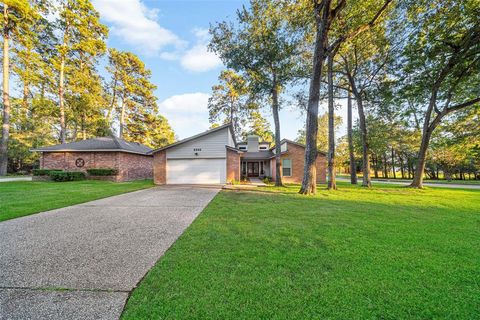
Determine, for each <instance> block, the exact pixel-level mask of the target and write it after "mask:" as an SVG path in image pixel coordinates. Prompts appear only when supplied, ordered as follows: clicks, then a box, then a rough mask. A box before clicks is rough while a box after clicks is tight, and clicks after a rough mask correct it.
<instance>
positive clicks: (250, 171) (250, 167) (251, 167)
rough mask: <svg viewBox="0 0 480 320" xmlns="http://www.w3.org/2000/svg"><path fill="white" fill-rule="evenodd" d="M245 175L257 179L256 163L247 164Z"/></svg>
mask: <svg viewBox="0 0 480 320" xmlns="http://www.w3.org/2000/svg"><path fill="white" fill-rule="evenodd" d="M247 175H248V176H249V177H258V162H248V163H247Z"/></svg>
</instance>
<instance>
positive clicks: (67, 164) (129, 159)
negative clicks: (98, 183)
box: [40, 152, 153, 182]
mask: <svg viewBox="0 0 480 320" xmlns="http://www.w3.org/2000/svg"><path fill="white" fill-rule="evenodd" d="M78 158H82V159H83V160H84V161H85V165H84V166H83V167H82V168H79V167H77V166H76V165H75V161H76V160H77V159H78ZM152 162H153V157H152V156H145V155H140V154H133V153H125V152H44V153H43V154H42V159H41V161H40V166H41V168H42V169H63V170H68V171H84V172H85V171H86V170H87V169H90V168H114V169H117V170H118V171H119V174H118V175H117V177H116V181H119V182H120V181H129V180H138V179H151V178H152V176H153V170H152Z"/></svg>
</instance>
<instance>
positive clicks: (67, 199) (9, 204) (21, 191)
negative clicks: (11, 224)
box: [0, 180, 153, 221]
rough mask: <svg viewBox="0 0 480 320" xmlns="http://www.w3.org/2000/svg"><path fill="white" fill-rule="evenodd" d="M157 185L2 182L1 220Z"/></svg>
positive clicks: (150, 183)
mask: <svg viewBox="0 0 480 320" xmlns="http://www.w3.org/2000/svg"><path fill="white" fill-rule="evenodd" d="M152 186H153V182H152V181H151V180H143V181H132V182H123V183H115V182H108V181H94V180H85V181H72V182H29V181H18V182H1V183H0V221H4V220H8V219H13V218H17V217H21V216H26V215H29V214H32V213H37V212H41V211H46V210H52V209H57V208H62V207H66V206H70V205H74V204H78V203H82V202H87V201H91V200H96V199H100V198H105V197H109V196H113V195H117V194H121V193H125V192H130V191H135V190H140V189H145V188H149V187H152Z"/></svg>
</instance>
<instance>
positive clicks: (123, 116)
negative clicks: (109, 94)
mask: <svg viewBox="0 0 480 320" xmlns="http://www.w3.org/2000/svg"><path fill="white" fill-rule="evenodd" d="M124 126H125V93H123V94H122V103H121V112H120V128H119V133H118V136H119V137H120V138H123V130H124Z"/></svg>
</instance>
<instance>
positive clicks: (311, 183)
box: [299, 0, 331, 195]
mask: <svg viewBox="0 0 480 320" xmlns="http://www.w3.org/2000/svg"><path fill="white" fill-rule="evenodd" d="M330 5H331V1H330V0H326V1H324V3H323V5H320V4H319V3H317V2H315V20H316V21H315V23H316V37H315V49H314V55H313V68H312V76H311V79H310V88H309V92H308V106H307V120H306V128H305V142H306V143H305V144H306V145H305V166H304V171H303V180H302V186H301V188H300V191H299V193H301V194H306V195H308V194H315V193H316V192H317V168H316V161H317V155H318V150H317V133H318V104H319V101H320V83H321V78H322V69H323V61H324V59H325V53H326V48H327V43H328V41H327V40H328V37H327V31H328V29H327V28H328V26H327V24H328V19H329V14H330Z"/></svg>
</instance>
